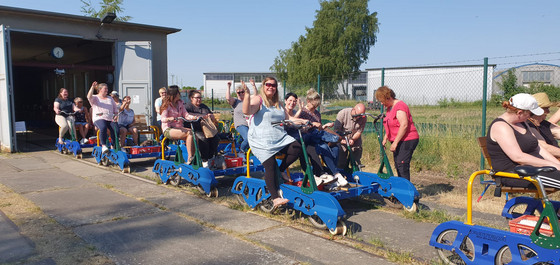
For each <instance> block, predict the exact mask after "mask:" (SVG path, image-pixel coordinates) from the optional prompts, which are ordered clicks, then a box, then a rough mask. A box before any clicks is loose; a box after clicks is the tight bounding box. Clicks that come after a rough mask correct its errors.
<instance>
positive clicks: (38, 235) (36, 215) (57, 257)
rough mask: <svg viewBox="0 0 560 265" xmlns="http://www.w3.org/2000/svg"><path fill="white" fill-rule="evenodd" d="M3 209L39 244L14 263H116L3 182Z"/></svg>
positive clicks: (0, 197) (29, 237) (1, 195)
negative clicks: (32, 252) (32, 251)
mask: <svg viewBox="0 0 560 265" xmlns="http://www.w3.org/2000/svg"><path fill="white" fill-rule="evenodd" d="M0 201H1V202H2V203H1V204H0V209H1V210H2V211H3V212H4V213H5V214H6V216H8V218H10V219H11V220H12V222H14V223H15V224H16V225H17V226H18V227H19V229H20V232H21V234H22V235H24V236H25V237H27V238H28V239H30V240H31V241H33V242H34V244H35V250H36V251H35V254H33V255H32V256H30V257H28V258H27V259H26V260H20V261H16V262H15V263H14V264H20V263H34V262H39V261H42V260H46V259H51V260H53V261H54V262H56V264H84V265H89V264H115V263H114V262H113V261H112V260H110V259H109V258H107V257H105V256H103V254H101V253H100V252H99V251H97V250H96V249H95V247H94V246H92V245H89V244H87V243H86V242H84V241H83V240H82V239H81V238H79V237H78V236H76V234H74V232H73V231H72V229H70V228H67V227H64V226H62V225H61V224H59V223H58V222H56V221H55V220H54V219H52V218H50V217H49V216H47V215H46V214H45V213H43V212H42V211H41V209H40V208H39V207H37V206H36V205H35V204H33V203H32V202H31V201H29V200H27V199H26V198H25V197H23V196H21V195H19V194H17V193H15V192H13V191H12V190H10V189H9V188H8V187H6V186H4V185H2V184H0Z"/></svg>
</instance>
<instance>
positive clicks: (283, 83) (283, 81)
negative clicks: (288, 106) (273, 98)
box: [282, 80, 286, 98]
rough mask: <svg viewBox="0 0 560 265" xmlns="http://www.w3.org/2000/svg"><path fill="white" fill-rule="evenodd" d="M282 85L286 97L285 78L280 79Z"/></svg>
mask: <svg viewBox="0 0 560 265" xmlns="http://www.w3.org/2000/svg"><path fill="white" fill-rule="evenodd" d="M282 87H283V88H284V98H286V80H282Z"/></svg>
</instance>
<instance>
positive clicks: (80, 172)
mask: <svg viewBox="0 0 560 265" xmlns="http://www.w3.org/2000/svg"><path fill="white" fill-rule="evenodd" d="M52 165H53V166H56V167H57V168H59V169H60V170H61V171H64V172H67V173H70V174H74V175H77V176H83V177H90V176H96V175H102V174H106V173H107V170H106V169H104V168H101V167H99V166H97V165H91V164H86V163H84V162H81V161H77V160H76V159H68V160H66V159H64V160H62V159H60V158H59V159H58V161H57V162H55V163H52Z"/></svg>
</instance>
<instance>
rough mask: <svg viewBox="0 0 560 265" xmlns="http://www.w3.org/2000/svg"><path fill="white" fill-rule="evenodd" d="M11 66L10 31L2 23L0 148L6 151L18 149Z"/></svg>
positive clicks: (0, 29) (0, 41) (0, 42)
mask: <svg viewBox="0 0 560 265" xmlns="http://www.w3.org/2000/svg"><path fill="white" fill-rule="evenodd" d="M11 67H12V63H11V56H10V33H9V31H8V29H7V28H5V27H4V25H0V149H1V150H2V151H6V152H15V151H17V150H16V144H15V143H16V135H15V130H14V119H15V117H14V109H13V106H14V104H13V102H14V93H13V86H12V81H11V80H12V78H11V76H12V74H11V72H12V71H11Z"/></svg>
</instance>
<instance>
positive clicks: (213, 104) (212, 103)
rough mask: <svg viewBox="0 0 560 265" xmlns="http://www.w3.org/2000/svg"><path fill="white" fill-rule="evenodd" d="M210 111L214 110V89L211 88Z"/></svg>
mask: <svg viewBox="0 0 560 265" xmlns="http://www.w3.org/2000/svg"><path fill="white" fill-rule="evenodd" d="M212 112H214V89H213V88H212Z"/></svg>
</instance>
